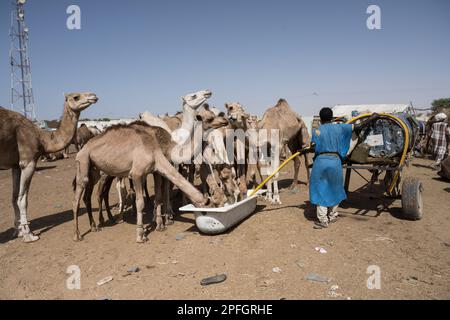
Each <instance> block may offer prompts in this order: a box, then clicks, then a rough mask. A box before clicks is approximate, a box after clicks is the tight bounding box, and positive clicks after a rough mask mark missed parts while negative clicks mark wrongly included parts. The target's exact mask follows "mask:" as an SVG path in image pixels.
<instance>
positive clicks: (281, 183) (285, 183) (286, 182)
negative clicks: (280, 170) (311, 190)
mask: <svg viewBox="0 0 450 320" xmlns="http://www.w3.org/2000/svg"><path fill="white" fill-rule="evenodd" d="M292 182H294V179H283V180H278V187H279V188H280V189H289V187H290V186H292ZM300 185H303V186H307V185H308V184H307V183H306V182H304V181H300V180H298V181H297V184H296V185H295V186H300Z"/></svg>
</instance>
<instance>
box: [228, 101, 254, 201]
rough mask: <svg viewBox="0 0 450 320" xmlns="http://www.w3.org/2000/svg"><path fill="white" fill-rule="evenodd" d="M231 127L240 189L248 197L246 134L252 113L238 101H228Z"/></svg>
mask: <svg viewBox="0 0 450 320" xmlns="http://www.w3.org/2000/svg"><path fill="white" fill-rule="evenodd" d="M225 108H226V109H227V114H228V118H229V120H230V124H231V125H230V128H231V129H233V132H234V134H235V136H236V139H235V141H234V153H235V160H236V162H235V170H236V175H237V177H238V181H239V190H240V192H241V196H242V197H243V198H245V197H247V167H248V147H249V139H248V136H247V135H246V133H247V130H248V129H249V128H248V126H247V124H248V119H249V117H250V115H249V114H248V113H246V112H245V110H244V108H243V107H242V105H241V104H240V103H239V102H237V103H226V104H225Z"/></svg>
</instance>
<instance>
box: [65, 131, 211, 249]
mask: <svg viewBox="0 0 450 320" xmlns="http://www.w3.org/2000/svg"><path fill="white" fill-rule="evenodd" d="M173 145H174V142H173V141H171V135H170V134H169V133H168V132H167V131H165V130H164V129H162V128H159V127H152V126H149V125H148V124H146V123H145V122H135V123H131V124H129V125H116V126H112V127H110V128H108V129H107V130H106V131H105V132H104V133H103V134H101V135H99V136H97V137H95V138H93V139H91V140H90V141H89V142H88V143H87V144H86V145H85V146H84V148H83V149H81V150H80V152H78V155H77V157H76V163H77V176H76V187H75V196H74V201H73V214H74V227H75V230H74V231H75V234H74V240H75V241H78V240H81V237H80V233H79V230H78V211H79V206H80V199H81V196H82V194H83V191H85V189H86V191H85V192H86V193H87V196H86V195H85V197H84V200H85V202H86V207H87V210H88V215H89V219H90V222H91V230H93V231H96V230H97V226H96V223H95V221H94V220H93V217H92V208H91V203H90V196H91V194H92V188H93V186H94V185H95V183H96V182H97V180H98V179H99V177H100V171H103V172H104V173H105V174H107V175H109V176H114V177H128V178H130V179H132V181H133V184H134V188H135V192H136V209H137V230H136V232H137V235H136V242H138V243H142V242H144V241H145V240H146V237H145V235H144V228H143V219H142V218H143V217H142V215H143V209H144V198H143V181H144V179H146V177H147V175H148V174H149V173H157V174H158V175H161V176H163V177H165V178H167V179H168V180H170V181H171V182H172V183H173V184H175V185H176V186H177V187H178V188H179V189H180V190H181V191H182V192H184V193H186V194H187V195H188V197H189V198H190V199H191V201H192V202H193V204H195V205H196V206H198V207H201V206H205V205H206V203H207V202H208V199H205V198H204V197H203V195H202V194H201V193H200V192H199V191H198V190H197V189H196V188H195V187H194V186H192V185H191V184H190V183H189V182H188V181H187V180H186V179H185V178H184V177H183V176H181V175H180V174H179V173H178V171H177V170H176V169H175V168H174V167H173V166H172V165H171V164H170V162H169V161H168V160H167V159H168V158H170V156H171V152H172V148H173ZM158 175H155V179H156V181H155V191H156V192H157V193H156V194H155V196H156V198H158V200H155V201H157V202H160V199H161V196H160V195H161V192H160V191H161V190H162V189H161V187H160V179H159V178H156V177H158ZM158 222H159V224H161V221H157V223H158Z"/></svg>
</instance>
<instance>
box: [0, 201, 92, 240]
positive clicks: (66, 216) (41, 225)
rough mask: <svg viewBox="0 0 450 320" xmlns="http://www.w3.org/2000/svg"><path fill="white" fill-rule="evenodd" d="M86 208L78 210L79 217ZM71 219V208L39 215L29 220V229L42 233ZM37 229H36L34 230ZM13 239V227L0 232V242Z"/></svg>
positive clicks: (84, 212) (38, 233)
mask: <svg viewBox="0 0 450 320" xmlns="http://www.w3.org/2000/svg"><path fill="white" fill-rule="evenodd" d="M86 212H87V211H86V210H85V209H82V210H80V213H79V215H78V216H79V217H81V216H83V215H85V214H86ZM72 220H73V212H72V210H66V211H62V212H58V213H55V214H51V215H47V216H43V217H39V218H36V219H33V220H31V221H30V229H31V230H32V231H33V232H34V233H35V234H36V235H42V234H44V233H46V232H48V231H49V230H51V229H53V228H55V227H57V226H59V225H61V224H63V223H66V222H69V221H72ZM36 230H37V231H36ZM11 240H14V228H9V229H8V230H6V231H3V232H1V233H0V243H7V242H9V241H11Z"/></svg>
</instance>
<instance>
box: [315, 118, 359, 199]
mask: <svg viewBox="0 0 450 320" xmlns="http://www.w3.org/2000/svg"><path fill="white" fill-rule="evenodd" d="M351 138H352V125H351V124H331V123H330V124H324V125H322V126H320V127H319V128H318V129H317V130H313V135H312V140H311V142H313V143H315V144H316V148H315V151H316V155H317V157H316V159H315V160H314V164H313V168H312V172H311V181H310V184H309V197H310V200H311V203H312V204H315V205H318V206H323V207H334V206H336V205H338V204H339V203H340V202H341V201H342V200H345V199H346V198H347V195H346V194H345V190H344V179H343V174H342V161H341V159H343V158H345V156H346V155H347V152H348V150H349V148H350V141H351ZM323 152H331V153H338V154H339V155H340V157H339V156H337V155H336V156H335V155H320V153H323Z"/></svg>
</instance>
